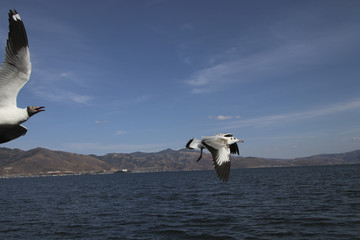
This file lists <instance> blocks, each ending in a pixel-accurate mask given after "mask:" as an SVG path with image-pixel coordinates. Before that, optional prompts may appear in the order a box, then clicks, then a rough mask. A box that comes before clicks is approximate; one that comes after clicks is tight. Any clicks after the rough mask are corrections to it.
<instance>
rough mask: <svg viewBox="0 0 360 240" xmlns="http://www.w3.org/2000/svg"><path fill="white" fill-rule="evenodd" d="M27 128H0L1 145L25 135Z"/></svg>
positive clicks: (14, 126)
mask: <svg viewBox="0 0 360 240" xmlns="http://www.w3.org/2000/svg"><path fill="white" fill-rule="evenodd" d="M26 132H27V128H26V127H24V126H23V125H10V126H0V143H6V142H9V141H11V140H13V139H15V138H18V137H21V136H23V135H25V134H26Z"/></svg>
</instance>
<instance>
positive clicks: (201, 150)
mask: <svg viewBox="0 0 360 240" xmlns="http://www.w3.org/2000/svg"><path fill="white" fill-rule="evenodd" d="M202 152H203V149H202V148H200V157H199V158H198V160H196V161H197V162H198V161H200V159H201V158H202Z"/></svg>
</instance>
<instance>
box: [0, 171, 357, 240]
mask: <svg viewBox="0 0 360 240" xmlns="http://www.w3.org/2000/svg"><path fill="white" fill-rule="evenodd" d="M359 226H360V165H344V166H325V167H297V168H266V169H238V170H234V169H233V170H232V171H231V177H230V180H229V182H228V183H223V182H221V181H219V180H218V179H217V177H216V174H215V171H194V172H166V173H138V174H135V173H133V174H114V175H92V176H66V177H38V178H13V179H0V239H356V238H359V237H360V227H359Z"/></svg>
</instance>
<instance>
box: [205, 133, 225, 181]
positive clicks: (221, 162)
mask: <svg viewBox="0 0 360 240" xmlns="http://www.w3.org/2000/svg"><path fill="white" fill-rule="evenodd" d="M213 140H215V139H207V140H204V141H202V144H203V145H204V146H205V147H206V148H207V149H208V150H209V152H210V153H211V155H212V158H213V163H214V167H215V170H216V173H217V176H218V177H219V178H220V179H221V180H222V181H224V182H227V181H228V180H229V175H230V149H229V148H228V146H227V145H226V144H221V142H219V143H218V142H215V141H213ZM221 141H223V140H221ZM213 146H216V147H213ZM218 146H220V147H218Z"/></svg>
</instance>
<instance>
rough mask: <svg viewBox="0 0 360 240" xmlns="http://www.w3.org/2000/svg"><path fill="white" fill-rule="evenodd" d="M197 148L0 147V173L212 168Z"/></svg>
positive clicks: (236, 161)
mask: <svg viewBox="0 0 360 240" xmlns="http://www.w3.org/2000/svg"><path fill="white" fill-rule="evenodd" d="M199 154H200V153H199V152H198V151H193V150H188V149H180V150H171V149H166V150H163V151H160V152H154V153H144V152H134V153H109V154H106V155H104V156H97V155H84V154H76V153H70V152H64V151H53V150H49V149H45V148H35V149H31V150H29V151H23V150H20V149H9V148H0V177H16V176H40V175H64V174H90V173H114V172H162V171H192V170H210V169H214V167H213V164H212V161H211V155H210V154H206V153H205V154H204V155H203V159H202V160H201V161H199V162H196V160H197V158H198V157H199ZM357 163H360V150H356V151H352V152H347V153H339V154H322V155H315V156H310V157H305V158H295V159H269V158H257V157H237V156H232V158H231V168H232V169H235V168H264V167H293V166H312V165H337V164H357Z"/></svg>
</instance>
